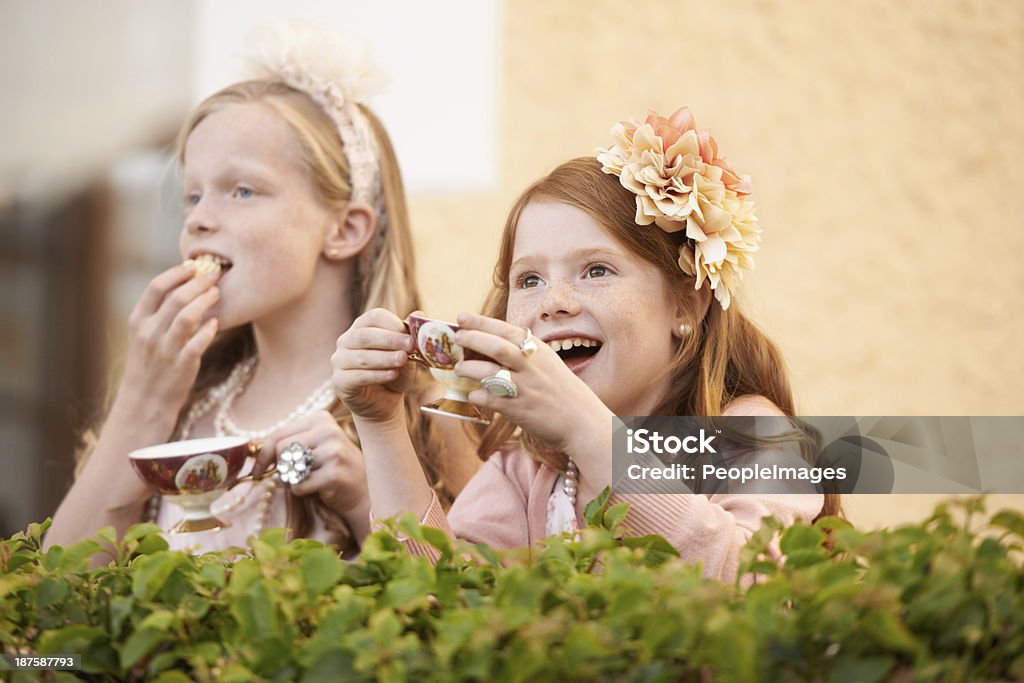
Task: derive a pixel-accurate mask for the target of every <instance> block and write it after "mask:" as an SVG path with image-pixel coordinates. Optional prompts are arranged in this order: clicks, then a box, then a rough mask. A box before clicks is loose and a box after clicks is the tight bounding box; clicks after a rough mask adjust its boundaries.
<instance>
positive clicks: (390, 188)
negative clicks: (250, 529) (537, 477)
mask: <svg viewBox="0 0 1024 683" xmlns="http://www.w3.org/2000/svg"><path fill="white" fill-rule="evenodd" d="M239 104H260V105H262V106H266V107H269V108H270V109H271V110H272V111H274V112H275V113H276V114H278V115H279V116H280V117H281V118H282V120H284V121H285V122H286V123H287V124H288V126H289V127H290V128H291V130H292V131H294V133H295V135H296V137H297V139H298V140H299V142H300V143H301V148H302V159H303V162H304V164H305V166H306V169H307V170H308V172H309V177H310V179H311V180H312V182H313V184H314V187H315V188H316V190H317V193H318V195H319V197H320V199H321V200H322V201H324V202H325V203H326V204H327V205H328V206H333V207H339V208H340V207H341V206H343V205H344V204H345V202H347V201H348V200H349V197H350V195H351V188H352V183H351V177H350V170H349V163H348V159H347V158H346V155H345V149H344V147H343V145H342V142H341V138H340V135H339V133H338V129H337V127H336V126H335V124H334V122H333V121H332V119H331V117H330V116H328V114H327V113H326V112H325V111H324V110H323V109H322V108H321V107H320V106H319V105H317V104H316V103H315V102H314V101H313V100H312V99H310V97H309V96H308V95H306V94H305V93H303V92H301V91H299V90H296V89H294V88H292V87H291V86H289V85H286V84H285V83H283V82H281V81H277V80H272V79H259V80H249V81H243V82H240V83H235V84H234V85H230V86H228V87H226V88H224V89H222V90H220V91H218V92H216V93H214V94H213V95H210V96H209V97H207V98H206V99H205V100H203V101H202V102H201V103H200V104H199V105H198V106H197V107H196V109H195V110H194V111H193V112H192V114H191V115H190V116H189V118H188V119H187V120H186V121H185V123H184V125H183V126H182V128H181V130H180V132H179V134H178V139H177V156H178V161H179V163H180V164H181V165H184V163H185V143H186V142H187V140H188V137H189V135H190V134H191V133H192V131H193V130H194V129H195V127H196V126H197V125H199V123H200V122H201V121H203V119H205V118H206V117H207V116H210V115H211V114H213V113H214V112H217V111H220V110H223V109H226V108H228V107H231V106H235V105H239ZM355 106H357V107H358V108H359V111H360V113H361V114H362V115H363V116H364V117H365V118H366V120H367V121H368V123H369V126H370V129H371V131H372V132H373V135H374V137H375V143H376V148H377V152H378V160H379V164H380V196H379V197H378V198H377V201H376V202H375V206H374V207H373V208H374V209H375V211H376V213H377V223H378V225H377V229H376V234H375V236H374V238H373V239H372V240H371V241H370V243H369V244H368V245H367V247H366V248H365V249H364V250H363V253H362V254H360V256H359V257H358V258H357V261H356V267H355V268H353V269H352V270H353V272H352V280H351V281H350V282H349V283H348V286H347V292H346V293H347V295H348V296H349V302H350V305H351V311H352V315H353V317H358V316H359V315H361V314H362V313H364V312H366V311H368V310H370V309H372V308H377V307H380V308H386V309H388V310H390V311H394V312H396V313H398V314H399V315H405V314H408V313H410V312H412V311H414V310H416V309H417V308H419V307H420V296H419V291H418V289H417V286H416V268H415V256H414V252H413V243H412V233H411V231H410V227H409V216H408V210H407V208H406V203H405V189H404V186H403V183H402V176H401V173H400V172H399V168H398V160H397V159H396V157H395V153H394V149H393V147H392V145H391V140H390V138H389V137H388V134H387V131H386V130H385V129H384V126H383V125H382V124H381V122H380V120H379V119H378V118H377V117H376V115H375V114H374V113H373V112H372V111H371V110H370V109H369V108H368V107H366V106H364V105H362V104H358V105H355ZM339 294H340V292H339ZM255 353H256V344H255V340H254V337H253V332H252V326H251V325H250V324H246V325H242V326H240V327H237V328H233V329H230V330H226V331H224V332H221V333H219V334H218V335H217V337H216V339H214V341H213V343H212V344H211V345H210V347H209V349H207V351H206V353H204V354H203V358H202V362H201V365H200V369H199V375H198V377H197V378H196V382H195V384H193V386H192V390H191V392H190V394H189V397H188V400H187V401H186V402H185V405H184V407H183V408H182V410H181V412H180V413H179V415H178V422H177V426H176V427H175V431H174V435H175V437H177V436H178V435H180V431H181V428H182V426H183V422H184V419H185V416H186V415H187V414H188V411H189V408H190V407H191V406H192V405H194V404H195V402H196V401H198V400H200V399H201V398H202V397H203V396H204V395H205V394H206V393H207V392H208V391H209V390H210V389H211V388H212V387H214V386H216V385H217V384H219V383H221V382H223V381H224V380H225V379H226V378H227V376H228V375H229V374H230V372H231V369H232V368H233V367H234V366H235V365H236V364H237V363H239V362H240V361H242V360H245V359H246V358H249V357H251V356H252V355H253V354H255ZM325 362H326V359H325ZM415 393H416V392H409V393H408V394H407V397H406V402H407V408H410V409H409V410H407V414H408V415H409V416H410V425H409V429H410V433H411V435H412V438H413V443H414V445H415V446H416V450H417V452H418V453H420V454H423V455H422V456H421V457H422V458H423V460H422V462H421V464H422V465H423V469H424V471H425V472H426V475H427V477H428V479H429V480H430V482H431V484H432V485H433V486H434V488H435V489H437V490H438V493H439V496H440V498H441V500H442V502H444V503H446V504H447V503H450V502H451V499H452V492H451V491H450V490H448V489H447V488H446V486H445V477H444V473H443V471H442V469H441V467H440V463H441V458H440V457H439V456H437V455H433V456H432V455H431V454H436V453H438V452H439V451H440V449H439V445H440V440H439V439H438V438H437V435H436V434H434V433H433V432H432V431H431V429H430V425H429V423H428V422H427V421H425V420H423V419H422V418H421V417H420V415H421V413H420V411H419V410H417V409H416V405H417V401H418V398H417V396H415V395H414V394H415ZM331 412H332V414H334V416H335V418H336V419H337V420H338V423H339V424H340V425H341V426H342V428H343V429H344V430H345V432H346V433H347V434H348V435H349V436H350V437H351V438H352V439H353V440H357V436H356V432H355V429H354V427H353V425H352V420H351V417H350V416H348V415H347V414H345V413H344V411H343V409H342V406H341V405H340V403H339V402H338V401H335V403H334V404H333V406H332V409H331ZM83 441H84V443H85V448H83V449H82V451H80V452H79V464H78V468H77V469H78V470H80V469H81V467H82V464H83V463H84V460H85V458H86V457H87V456H88V453H89V452H90V451H91V446H92V445H94V444H95V437H94V434H92V433H87V434H86V435H85V438H84V440H83ZM428 443H430V444H433V447H430V446H428ZM309 498H312V497H308V498H307V499H300V498H299V497H297V496H291V495H290V494H289V501H288V507H289V515H288V519H289V526H290V527H291V529H292V531H293V533H294V534H295V535H296V536H305V535H307V534H308V533H309V530H310V528H311V526H312V522H313V515H314V514H319V515H320V516H321V518H323V519H324V521H325V522H327V523H328V526H330V527H331V528H333V529H334V530H335V531H336V532H338V533H340V534H342V535H343V536H344V537H345V540H346V541H349V540H351V536H350V530H349V529H348V528H347V526H346V525H345V524H344V522H343V521H342V520H341V519H340V518H338V517H337V516H336V515H334V514H333V513H332V512H331V511H330V510H329V509H328V508H326V507H325V506H323V505H322V504H321V503H320V502H319V501H317V502H315V503H314V502H312V501H311V500H309Z"/></svg>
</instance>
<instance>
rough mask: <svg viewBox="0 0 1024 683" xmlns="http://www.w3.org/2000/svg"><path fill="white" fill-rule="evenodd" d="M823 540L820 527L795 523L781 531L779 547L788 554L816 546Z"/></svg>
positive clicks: (823, 533) (822, 532)
mask: <svg viewBox="0 0 1024 683" xmlns="http://www.w3.org/2000/svg"><path fill="white" fill-rule="evenodd" d="M823 540H825V532H824V531H822V530H821V529H817V528H815V527H813V526H806V525H804V524H795V525H793V526H791V527H789V528H788V529H786V530H785V531H783V532H782V537H781V538H780V539H779V547H780V548H781V549H782V552H783V553H784V554H786V555H790V554H791V553H793V552H794V551H797V550H806V549H809V548H818V547H820V546H821V542H822V541H823Z"/></svg>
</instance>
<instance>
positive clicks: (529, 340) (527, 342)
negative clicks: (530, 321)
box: [519, 327, 537, 358]
mask: <svg viewBox="0 0 1024 683" xmlns="http://www.w3.org/2000/svg"><path fill="white" fill-rule="evenodd" d="M519 350H520V351H522V352H523V355H524V356H526V357H527V358H529V357H530V356H532V355H533V354H535V353H537V342H535V341H534V340H533V332H530V328H529V327H527V328H526V339H524V340H523V343H522V344H520V345H519Z"/></svg>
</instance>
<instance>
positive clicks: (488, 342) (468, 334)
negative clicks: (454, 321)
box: [455, 329, 526, 368]
mask: <svg viewBox="0 0 1024 683" xmlns="http://www.w3.org/2000/svg"><path fill="white" fill-rule="evenodd" d="M455 341H456V343H458V344H459V345H460V346H463V347H465V348H467V349H472V350H473V351H476V352H477V353H482V354H483V355H485V356H487V357H488V358H493V359H494V360H495V361H497V362H498V363H499V364H501V365H504V366H505V367H509V368H520V367H522V364H523V361H525V360H526V356H524V355H523V353H522V351H520V350H519V346H518V345H517V344H513V343H512V342H510V341H509V340H508V339H505V338H504V337H501V336H499V335H496V334H494V333H492V332H484V331H481V330H466V329H463V330H459V331H458V332H456V333H455Z"/></svg>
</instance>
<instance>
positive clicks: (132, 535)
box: [124, 522, 163, 543]
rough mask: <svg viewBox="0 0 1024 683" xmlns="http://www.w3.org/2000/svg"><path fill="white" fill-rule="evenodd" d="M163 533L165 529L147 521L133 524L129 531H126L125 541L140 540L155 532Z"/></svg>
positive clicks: (157, 533) (156, 533)
mask: <svg viewBox="0 0 1024 683" xmlns="http://www.w3.org/2000/svg"><path fill="white" fill-rule="evenodd" d="M162 533H163V530H162V529H160V527H158V526H157V525H156V524H152V523H150V522H145V523H142V524H133V525H132V526H131V527H130V528H129V529H128V531H126V532H125V534H124V541H125V543H128V542H129V541H139V540H142V538H144V537H145V536H149V535H154V534H155V535H158V536H159V535H160V534H162Z"/></svg>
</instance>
